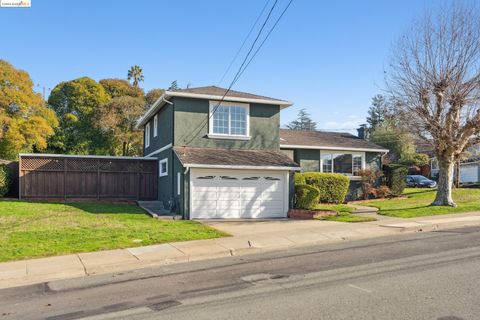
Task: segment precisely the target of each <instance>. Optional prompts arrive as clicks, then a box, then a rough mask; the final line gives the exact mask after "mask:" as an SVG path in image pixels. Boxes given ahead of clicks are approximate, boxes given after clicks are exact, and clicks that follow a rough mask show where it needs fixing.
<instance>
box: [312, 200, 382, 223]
mask: <svg viewBox="0 0 480 320" xmlns="http://www.w3.org/2000/svg"><path fill="white" fill-rule="evenodd" d="M315 209H317V210H332V211H336V212H337V215H335V216H327V217H320V218H318V219H319V220H327V221H337V222H367V221H375V220H377V219H375V218H374V217H367V216H361V215H355V214H352V213H353V210H354V209H353V208H352V207H350V206H347V205H344V204H323V203H322V204H319V205H317V206H316V207H315Z"/></svg>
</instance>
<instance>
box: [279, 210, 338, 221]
mask: <svg viewBox="0 0 480 320" xmlns="http://www.w3.org/2000/svg"><path fill="white" fill-rule="evenodd" d="M336 215H337V212H336V211H333V210H303V209H290V210H289V211H288V217H289V218H290V219H302V220H308V219H316V218H320V217H328V216H336Z"/></svg>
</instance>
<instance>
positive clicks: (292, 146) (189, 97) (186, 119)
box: [138, 86, 386, 219]
mask: <svg viewBox="0 0 480 320" xmlns="http://www.w3.org/2000/svg"><path fill="white" fill-rule="evenodd" d="M226 92H227V90H226V89H223V88H218V87H214V86H211V87H199V88H189V89H180V90H174V91H166V92H165V93H164V94H163V95H162V96H161V97H160V98H159V99H158V100H157V101H156V102H155V103H154V104H153V105H152V106H151V107H150V108H149V110H148V111H147V112H146V113H145V114H144V115H143V116H142V118H141V119H140V120H139V122H138V127H143V128H144V155H145V156H146V157H156V158H158V159H159V162H158V163H159V168H158V172H159V177H158V199H159V200H160V201H163V203H164V205H165V207H167V208H172V210H174V211H176V212H177V213H179V214H182V215H183V216H184V218H187V219H197V218H210V219H211V218H281V217H287V213H288V210H289V208H291V206H292V203H293V195H294V186H293V173H294V172H295V171H300V170H302V171H323V172H336V173H342V174H346V175H347V176H350V177H351V179H352V181H355V180H358V179H357V178H358V177H356V176H355V172H356V171H358V169H359V168H362V169H364V168H366V167H367V166H370V165H374V166H375V167H376V168H379V167H380V161H381V155H382V154H383V153H384V152H385V151H386V150H384V149H382V148H381V147H379V146H377V145H374V144H372V143H370V142H367V141H365V140H363V139H360V138H358V137H355V136H353V135H350V134H338V133H325V132H310V133H308V132H302V131H290V130H283V129H280V111H281V110H282V109H283V108H287V107H289V106H291V105H292V103H291V102H288V101H284V100H279V99H273V98H269V97H264V96H259V95H255V94H250V93H245V92H239V91H233V90H230V91H228V93H227V94H225V93H226ZM351 185H352V191H351V192H350V193H351V194H354V193H355V192H356V191H355V190H356V188H357V187H358V186H356V185H355V184H351Z"/></svg>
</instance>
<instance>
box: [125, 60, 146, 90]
mask: <svg viewBox="0 0 480 320" xmlns="http://www.w3.org/2000/svg"><path fill="white" fill-rule="evenodd" d="M127 79H128V80H133V81H132V83H133V85H134V86H135V87H138V84H139V82H141V81H143V79H144V78H143V70H142V68H140V66H137V65H134V66H132V67H131V68H130V70H128V74H127Z"/></svg>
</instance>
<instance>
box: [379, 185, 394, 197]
mask: <svg viewBox="0 0 480 320" xmlns="http://www.w3.org/2000/svg"><path fill="white" fill-rule="evenodd" d="M375 193H376V195H377V198H386V197H387V196H389V195H390V194H392V192H391V191H390V188H389V187H387V186H380V187H378V188H375Z"/></svg>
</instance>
